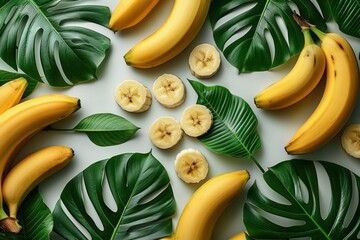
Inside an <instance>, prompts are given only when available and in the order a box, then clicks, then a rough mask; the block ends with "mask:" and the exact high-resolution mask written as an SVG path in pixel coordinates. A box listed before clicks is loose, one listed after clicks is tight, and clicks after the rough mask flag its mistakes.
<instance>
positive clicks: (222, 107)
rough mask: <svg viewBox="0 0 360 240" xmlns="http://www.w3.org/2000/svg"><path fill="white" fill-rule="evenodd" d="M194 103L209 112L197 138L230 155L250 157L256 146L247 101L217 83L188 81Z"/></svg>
mask: <svg viewBox="0 0 360 240" xmlns="http://www.w3.org/2000/svg"><path fill="white" fill-rule="evenodd" d="M189 81H190V83H191V86H192V87H193V88H194V90H195V91H196V93H197V94H198V100H197V103H198V104H201V105H204V106H206V107H207V108H208V109H209V110H210V111H211V113H212V115H213V126H212V127H211V128H210V130H209V131H208V132H207V133H205V134H204V135H202V136H200V137H198V139H199V140H200V141H201V142H202V143H203V144H204V145H205V146H206V147H207V148H209V149H210V150H212V151H214V152H216V153H220V154H224V155H226V156H230V157H236V158H240V157H251V156H252V155H253V154H254V152H255V151H256V150H258V149H259V148H260V145H261V141H260V136H259V134H258V132H257V124H258V122H257V118H256V116H255V114H254V112H253V111H252V109H251V107H250V106H249V104H248V103H247V102H246V101H245V100H243V99H242V98H240V97H238V96H235V95H233V94H231V93H230V91H229V90H228V89H226V88H225V87H221V86H211V87H207V86H205V85H203V84H201V83H200V82H196V81H191V80H189Z"/></svg>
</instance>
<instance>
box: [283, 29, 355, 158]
mask: <svg viewBox="0 0 360 240" xmlns="http://www.w3.org/2000/svg"><path fill="white" fill-rule="evenodd" d="M311 30H312V31H313V32H314V33H315V34H316V35H317V36H318V37H319V38H320V41H321V48H322V49H323V51H324V53H325V58H326V85H325V90H324V94H323V96H322V98H321V100H320V103H319V105H318V106H317V108H316V109H315V111H314V112H313V113H312V115H311V116H310V117H309V118H308V119H307V120H306V122H305V123H304V124H303V125H302V126H301V127H300V128H299V130H298V131H297V132H296V133H295V134H294V136H293V137H292V138H291V140H290V141H289V143H288V144H287V145H286V146H285V149H286V151H287V152H288V153H289V154H303V153H308V152H311V151H314V150H317V149H318V148H320V147H322V146H323V145H325V144H326V143H327V142H328V141H330V140H331V139H332V138H333V137H334V136H335V135H336V134H337V133H338V132H339V131H340V130H341V129H342V127H343V126H344V125H345V123H346V122H347V120H348V118H349V117H350V115H351V114H352V112H353V109H354V107H355V105H356V103H357V97H358V93H359V86H360V85H359V68H358V66H357V61H356V57H355V54H354V51H353V49H352V48H351V45H350V44H349V43H348V42H347V41H346V39H345V38H344V37H342V36H341V35H339V34H336V33H328V34H326V33H323V32H321V31H320V30H318V29H317V28H315V27H314V26H312V27H311Z"/></svg>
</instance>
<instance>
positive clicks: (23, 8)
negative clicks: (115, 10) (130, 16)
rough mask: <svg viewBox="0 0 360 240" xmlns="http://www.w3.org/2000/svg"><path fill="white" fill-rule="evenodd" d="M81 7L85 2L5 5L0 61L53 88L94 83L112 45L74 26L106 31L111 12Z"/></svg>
mask: <svg viewBox="0 0 360 240" xmlns="http://www.w3.org/2000/svg"><path fill="white" fill-rule="evenodd" d="M82 2H85V1H84V0H76V1H74V0H61V1H58V0H11V1H1V2H0V46H6V47H1V48H0V58H2V59H3V60H4V61H5V62H6V63H7V64H8V65H9V66H11V67H12V68H13V69H16V70H17V69H21V70H22V71H23V72H24V73H26V74H27V75H29V76H31V77H32V78H34V79H36V80H41V81H44V82H46V83H48V84H50V85H52V86H68V85H73V84H76V83H78V82H82V81H88V80H91V79H94V78H95V77H96V71H97V68H98V66H99V65H100V63H101V62H102V61H103V59H104V58H105V55H106V52H107V50H108V49H109V46H110V39H108V38H107V37H105V36H103V35H102V34H100V33H98V32H96V31H94V30H91V29H88V28H84V27H80V26H76V25H75V24H73V23H74V22H77V21H82V22H84V21H85V22H93V23H95V24H99V25H102V26H107V24H108V22H109V18H110V10H109V8H108V7H103V6H95V5H94V6H91V5H84V4H83V5H81V3H82ZM65 23H66V24H65ZM37 55H39V61H37V60H36V58H37ZM39 69H42V70H40V71H39Z"/></svg>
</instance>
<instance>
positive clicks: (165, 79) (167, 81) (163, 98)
mask: <svg viewBox="0 0 360 240" xmlns="http://www.w3.org/2000/svg"><path fill="white" fill-rule="evenodd" d="M153 92H154V96H155V98H156V100H157V101H158V102H159V103H160V104H161V105H163V106H164V107H167V108H174V107H177V106H179V105H181V104H182V103H183V102H184V100H185V86H184V84H183V82H182V81H181V80H180V79H179V78H178V77H177V76H175V75H172V74H163V75H161V76H160V77H158V78H157V79H156V81H155V82H154V84H153Z"/></svg>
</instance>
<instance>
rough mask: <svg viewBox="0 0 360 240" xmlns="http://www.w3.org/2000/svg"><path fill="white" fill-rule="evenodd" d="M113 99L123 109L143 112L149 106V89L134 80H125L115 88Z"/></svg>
mask: <svg viewBox="0 0 360 240" xmlns="http://www.w3.org/2000/svg"><path fill="white" fill-rule="evenodd" d="M115 101H116V102H117V104H118V105H119V106H120V107H121V108H122V109H123V110H125V111H128V112H137V113H139V112H144V111H146V110H148V109H149V108H150V105H151V102H152V96H151V93H150V90H149V89H148V88H147V87H145V86H144V85H143V84H141V83H139V82H138V81H135V80H125V81H123V82H122V83H120V84H119V85H118V86H117V87H116V89H115Z"/></svg>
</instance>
